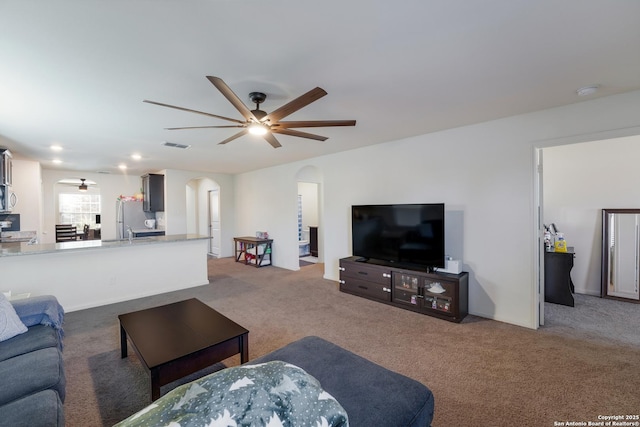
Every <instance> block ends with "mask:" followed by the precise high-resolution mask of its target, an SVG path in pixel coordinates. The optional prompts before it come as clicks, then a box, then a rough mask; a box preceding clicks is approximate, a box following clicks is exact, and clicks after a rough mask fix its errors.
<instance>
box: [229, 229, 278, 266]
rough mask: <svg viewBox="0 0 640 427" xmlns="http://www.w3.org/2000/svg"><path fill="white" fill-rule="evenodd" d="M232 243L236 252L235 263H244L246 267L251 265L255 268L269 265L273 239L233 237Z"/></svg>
mask: <svg viewBox="0 0 640 427" xmlns="http://www.w3.org/2000/svg"><path fill="white" fill-rule="evenodd" d="M233 241H234V244H235V250H236V262H244V263H245V264H246V265H253V266H255V267H256V268H257V267H264V266H266V265H271V256H272V254H273V250H272V247H271V246H272V243H273V239H259V238H257V237H234V238H233Z"/></svg>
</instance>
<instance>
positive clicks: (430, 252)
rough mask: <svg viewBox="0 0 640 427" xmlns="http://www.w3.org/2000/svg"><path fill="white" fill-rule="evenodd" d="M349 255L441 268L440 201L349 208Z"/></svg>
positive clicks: (441, 223)
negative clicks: (350, 250) (351, 249)
mask: <svg viewBox="0 0 640 427" xmlns="http://www.w3.org/2000/svg"><path fill="white" fill-rule="evenodd" d="M351 237H352V244H353V246H352V248H353V255H354V256H357V257H361V258H362V259H363V261H367V260H379V261H384V262H389V263H395V264H398V265H399V266H402V265H406V266H411V267H425V268H426V269H427V270H433V269H434V268H442V267H444V266H445V265H444V258H445V252H444V203H426V204H395V205H358V206H352V207H351Z"/></svg>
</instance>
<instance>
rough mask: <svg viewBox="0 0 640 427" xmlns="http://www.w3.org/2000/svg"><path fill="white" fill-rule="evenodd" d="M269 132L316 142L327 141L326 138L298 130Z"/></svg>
mask: <svg viewBox="0 0 640 427" xmlns="http://www.w3.org/2000/svg"><path fill="white" fill-rule="evenodd" d="M271 132H273V133H281V134H282V135H290V136H297V137H300V138H307V139H315V140H316V141H326V140H327V139H329V138H327V137H326V136H320V135H314V134H312V133H307V132H300V131H299V130H293V129H271Z"/></svg>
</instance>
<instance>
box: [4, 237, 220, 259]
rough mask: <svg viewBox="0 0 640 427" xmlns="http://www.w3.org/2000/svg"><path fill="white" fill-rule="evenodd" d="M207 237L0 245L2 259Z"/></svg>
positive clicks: (139, 238) (140, 238)
mask: <svg viewBox="0 0 640 427" xmlns="http://www.w3.org/2000/svg"><path fill="white" fill-rule="evenodd" d="M205 239H208V237H206V236H201V235H199V234H171V235H168V236H150V237H138V238H135V239H133V240H132V241H131V242H129V240H128V239H122V240H78V241H75V242H63V243H43V244H36V245H29V244H27V243H19V242H13V243H0V257H6V256H19V255H35V254H46V253H56V252H67V251H79V250H92V249H114V248H123V247H132V246H140V245H155V244H159V243H173V242H185V241H189V240H205Z"/></svg>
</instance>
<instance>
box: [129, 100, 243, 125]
mask: <svg viewBox="0 0 640 427" xmlns="http://www.w3.org/2000/svg"><path fill="white" fill-rule="evenodd" d="M142 102H146V103H147V104H155V105H159V106H161V107H168V108H174V109H176V110H181V111H188V112H190V113H196V114H203V115H205V116H209V117H215V118H216V119H222V120H229V121H230V122H236V123H241V124H242V123H244V122H243V121H242V120H237V119H231V118H229V117H224V116H218V115H217V114H211V113H205V112H204V111H198V110H192V109H190V108H183V107H177V106H175V105H169V104H163V103H162V102H155V101H149V100H148V99H145V100H144V101H142Z"/></svg>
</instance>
